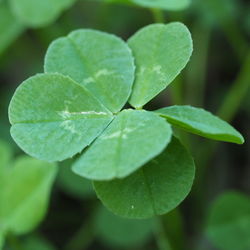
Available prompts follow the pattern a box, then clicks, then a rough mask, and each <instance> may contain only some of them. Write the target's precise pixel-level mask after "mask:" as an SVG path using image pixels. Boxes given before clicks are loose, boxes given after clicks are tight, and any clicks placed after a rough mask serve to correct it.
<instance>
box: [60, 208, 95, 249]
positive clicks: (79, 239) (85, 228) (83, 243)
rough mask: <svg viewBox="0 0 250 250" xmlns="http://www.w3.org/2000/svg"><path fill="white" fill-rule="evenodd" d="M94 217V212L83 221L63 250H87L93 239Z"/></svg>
mask: <svg viewBox="0 0 250 250" xmlns="http://www.w3.org/2000/svg"><path fill="white" fill-rule="evenodd" d="M95 215H96V212H95V209H94V212H93V213H92V214H91V215H90V216H89V217H88V219H87V220H85V221H84V223H83V225H82V226H81V227H80V228H79V230H78V231H77V232H76V233H75V234H74V235H73V237H72V238H71V239H70V241H69V242H68V243H67V244H66V246H65V247H64V250H84V249H87V248H88V246H89V245H90V244H91V242H92V241H93V240H94V237H95V229H94V217H95Z"/></svg>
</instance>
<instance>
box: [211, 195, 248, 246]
mask: <svg viewBox="0 0 250 250" xmlns="http://www.w3.org/2000/svg"><path fill="white" fill-rule="evenodd" d="M249 232H250V197H249V196H247V195H244V194H241V193H238V192H227V193H224V194H222V195H221V196H219V197H218V198H217V199H216V200H215V201H214V203H213V204H212V207H211V209H210V213H209V216H208V222H207V229H206V234H207V237H208V238H209V239H210V240H211V242H212V243H213V244H214V245H215V246H216V247H218V248H219V249H223V250H235V249H239V250H247V249H250V238H249Z"/></svg>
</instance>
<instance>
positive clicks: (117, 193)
mask: <svg viewBox="0 0 250 250" xmlns="http://www.w3.org/2000/svg"><path fill="white" fill-rule="evenodd" d="M194 173H195V167H194V162H193V159H192V157H191V156H190V154H189V153H188V152H187V151H186V149H185V148H184V147H183V146H182V145H181V144H180V142H179V141H178V140H177V139H175V138H174V137H173V139H172V141H171V143H170V144H169V145H168V147H167V148H166V150H165V151H164V152H163V153H162V154H160V155H159V156H158V157H156V158H155V159H153V160H152V161H150V162H149V163H148V164H146V165H145V166H144V167H143V168H141V169H139V170H138V171H137V172H135V173H134V174H132V175H130V176H129V177H127V178H125V179H121V180H113V181H110V182H98V181H95V182H94V188H95V190H96V193H97V196H98V197H99V199H100V200H101V201H102V202H103V204H104V205H105V206H106V207H107V208H108V209H109V210H110V211H112V212H113V213H114V214H117V215H120V216H123V217H127V218H138V219H142V218H150V217H152V216H154V215H161V214H165V213H167V212H169V211H171V210H172V209H174V208H175V207H176V206H178V205H179V204H180V203H181V202H182V201H183V200H184V199H185V197H186V196H187V195H188V193H189V192H190V189H191V186H192V183H193V179H194Z"/></svg>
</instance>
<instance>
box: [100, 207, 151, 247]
mask: <svg viewBox="0 0 250 250" xmlns="http://www.w3.org/2000/svg"><path fill="white" fill-rule="evenodd" d="M152 224H153V222H152V220H133V219H130V220H128V219H124V218H121V217H118V216H115V215H114V214H112V213H110V212H109V211H108V210H106V209H104V208H103V207H102V208H101V209H99V210H98V214H97V216H96V230H97V236H98V237H99V238H100V239H102V241H103V242H104V243H106V244H107V245H109V246H112V247H116V249H118V248H119V249H120V248H128V247H135V246H140V245H142V244H143V243H145V242H146V241H147V240H149V239H150V235H151V234H152ZM130 249H131V248H130Z"/></svg>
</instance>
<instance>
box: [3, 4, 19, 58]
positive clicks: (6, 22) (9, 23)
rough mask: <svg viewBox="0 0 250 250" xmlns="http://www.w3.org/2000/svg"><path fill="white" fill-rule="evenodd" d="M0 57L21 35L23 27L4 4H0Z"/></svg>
mask: <svg viewBox="0 0 250 250" xmlns="http://www.w3.org/2000/svg"><path fill="white" fill-rule="evenodd" d="M0 17H1V18H0V33H1V34H4V35H1V39H0V55H1V54H2V53H3V51H4V50H5V49H6V48H7V47H8V46H9V45H10V44H11V43H12V42H13V41H14V40H15V39H16V38H17V37H18V36H19V35H20V34H21V33H22V31H23V30H24V27H23V25H22V24H20V23H19V22H18V21H17V20H16V19H15V17H14V16H13V14H12V13H11V11H10V10H9V8H8V7H7V6H6V4H5V3H0Z"/></svg>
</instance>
